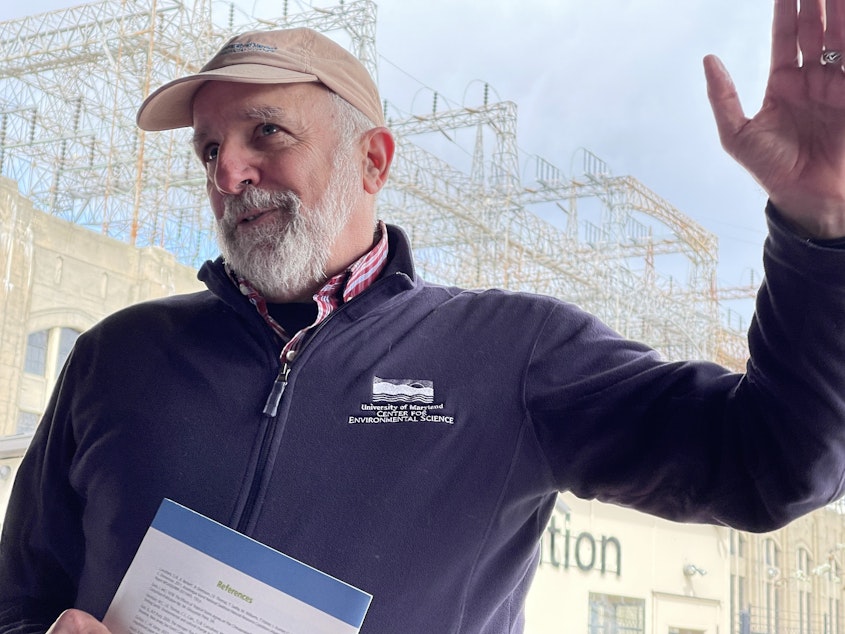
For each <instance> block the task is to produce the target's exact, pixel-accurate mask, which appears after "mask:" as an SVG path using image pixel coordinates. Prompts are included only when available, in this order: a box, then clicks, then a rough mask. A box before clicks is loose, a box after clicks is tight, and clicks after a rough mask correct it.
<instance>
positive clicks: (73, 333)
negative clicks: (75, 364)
mask: <svg viewBox="0 0 845 634" xmlns="http://www.w3.org/2000/svg"><path fill="white" fill-rule="evenodd" d="M79 335H80V331H78V330H76V329H74V328H66V327H62V326H57V327H54V328H47V329H44V330H38V331H36V332H31V333H30V334H29V335H28V336H27V338H26V353H25V355H24V362H23V370H24V376H23V386H22V388H23V389H22V391H21V399H20V402H19V405H18V415H17V421H16V424H15V433H16V434H31V433H32V432H34V431H35V427H36V426H37V425H38V421H39V420H40V419H41V415H42V414H43V413H44V406H45V404H46V403H47V399H48V398H49V397H50V393H51V392H52V391H53V386H54V385H55V384H56V379H57V378H58V376H59V372H61V370H62V367H64V364H65V362H66V361H67V358H68V356H69V355H70V351H71V350H72V349H73V344H74V343H76V339H77V338H78V337H79ZM24 395H25V396H24Z"/></svg>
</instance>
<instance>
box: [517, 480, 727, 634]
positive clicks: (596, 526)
mask: <svg viewBox="0 0 845 634" xmlns="http://www.w3.org/2000/svg"><path fill="white" fill-rule="evenodd" d="M560 501H561V502H559V504H558V507H557V508H556V509H555V512H554V515H553V517H552V520H551V522H550V523H549V527H548V528H547V529H546V532H545V533H544V535H543V541H542V545H541V556H540V564H539V568H538V570H537V576H536V578H535V580H534V586H533V588H532V590H531V593H530V595H529V599H528V604H527V606H526V632H527V633H528V634H552V633H555V634H560V633H563V632H593V631H594V632H600V633H602V634H603V633H604V632H614V631H626V632H629V633H630V634H634V633H635V632H637V631H642V632H655V633H656V632H660V633H662V634H667V633H669V632H672V631H678V632H682V633H684V632H696V633H706V634H722V633H724V632H727V631H729V630H728V624H729V614H730V592H729V587H730V585H729V577H730V558H729V537H730V531H729V530H728V529H726V528H724V527H716V526H702V525H688V524H677V523H674V522H669V521H666V520H662V519H659V518H656V517H652V516H650V515H645V514H643V513H638V512H636V511H632V510H630V509H624V508H620V507H617V506H611V505H608V504H602V503H599V502H589V501H584V500H579V499H578V498H576V497H574V496H572V495H571V494H564V495H562V496H560ZM607 600H609V601H610V603H614V602H616V603H624V604H631V605H641V606H642V622H641V627H642V629H637V628H635V627H633V625H631V624H627V625H629V626H631V627H632V629H630V630H617V629H613V628H612V627H610V626H606V627H607V629H601V627H599V623H601V616H597V615H596V614H595V612H596V610H597V609H599V607H600V606H601V605H602V601H607ZM626 612H630V610H629V609H625V610H623V614H624V613H626ZM597 619H598V623H597Z"/></svg>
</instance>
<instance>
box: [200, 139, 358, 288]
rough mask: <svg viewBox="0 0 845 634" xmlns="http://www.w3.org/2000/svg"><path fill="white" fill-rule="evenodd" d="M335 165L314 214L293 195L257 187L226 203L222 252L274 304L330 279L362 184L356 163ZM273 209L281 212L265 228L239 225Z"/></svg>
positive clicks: (219, 226)
mask: <svg viewBox="0 0 845 634" xmlns="http://www.w3.org/2000/svg"><path fill="white" fill-rule="evenodd" d="M337 156H338V157H339V158H340V154H338V155H337ZM335 163H336V164H335V166H334V169H333V172H332V177H331V179H330V180H329V183H328V185H327V186H326V191H325V192H324V193H323V196H322V198H321V199H320V201H319V202H318V203H317V204H315V205H314V206H313V207H312V208H310V209H309V208H306V207H305V206H304V205H303V203H302V200H301V199H300V198H299V196H297V195H296V194H295V193H294V192H292V191H289V190H287V191H267V190H262V189H259V188H256V187H252V186H247V188H246V189H245V190H244V192H243V193H242V194H239V195H237V196H230V197H227V198H226V199H225V201H224V213H223V217H222V218H221V219H220V220H219V221H218V223H217V241H218V244H219V246H220V251H221V253H222V254H223V257H224V259H225V260H226V262H227V263H228V264H229V266H230V267H231V268H232V269H234V270H235V271H236V272H237V273H238V274H239V275H240V276H242V277H244V278H246V279H247V280H249V281H250V283H251V284H252V285H253V286H254V287H255V288H256V289H257V290H258V291H259V292H260V293H261V294H262V295H263V296H264V297H266V298H267V299H269V300H270V301H289V300H292V299H296V298H300V297H301V296H302V295H304V294H305V293H306V292H309V291H310V290H311V289H313V288H314V287H315V286H318V285H320V284H322V283H323V282H324V281H325V280H326V278H327V275H328V274H327V272H326V266H327V264H328V261H329V258H330V257H331V254H332V247H333V246H334V244H335V242H336V241H337V239H338V236H339V235H340V233H341V232H342V231H343V229H344V228H345V226H346V223H347V222H348V220H349V216H350V214H351V208H350V206H349V203H350V201H352V200H354V198H353V195H354V190H353V188H354V185H355V182H356V179H355V176H356V175H355V172H354V170H353V169H351V165H350V164H351V161H349V160H346V161H344V160H335ZM269 208H273V209H276V210H277V211H274V212H271V213H272V214H273V218H270V219H263V220H262V221H261V224H260V225H259V226H256V227H249V226H248V223H247V224H246V225H244V226H239V225H238V218H241V217H243V215H244V214H247V215H249V213H250V212H251V211H255V210H259V209H269Z"/></svg>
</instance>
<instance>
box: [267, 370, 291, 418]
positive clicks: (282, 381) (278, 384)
mask: <svg viewBox="0 0 845 634" xmlns="http://www.w3.org/2000/svg"><path fill="white" fill-rule="evenodd" d="M289 374H290V364H289V363H288V362H287V361H285V362H284V363H282V367H281V368H280V369H279V374H278V376H276V380H275V381H273V387H272V389H271V390H270V395H269V396H268V397H267V402H266V403H264V412H263V414H264V415H265V416H270V417H273V416H275V415H276V412H278V411H279V403H280V402H281V400H282V394H284V393H285V388H286V387H287V384H288V375H289Z"/></svg>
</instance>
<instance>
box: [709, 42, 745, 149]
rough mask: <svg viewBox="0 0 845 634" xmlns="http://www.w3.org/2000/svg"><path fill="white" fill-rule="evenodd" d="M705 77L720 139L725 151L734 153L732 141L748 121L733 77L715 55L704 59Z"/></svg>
mask: <svg viewBox="0 0 845 634" xmlns="http://www.w3.org/2000/svg"><path fill="white" fill-rule="evenodd" d="M704 77H705V79H706V80H707V97H708V98H709V99H710V107H711V108H712V109H713V116H714V117H715V119H716V128H717V129H718V131H719V138H720V139H721V140H722V145H723V146H724V147H725V149H726V150H728V152H729V153H732V152H731V149H732V146H733V143H732V140H733V139H734V138H736V135H737V134H738V133H739V131H740V130H741V129H742V127H743V126H744V125H745V124H746V123H747V122H748V119H747V118H746V116H745V113H744V112H743V111H742V106H741V105H740V102H739V96H738V95H737V92H736V87H735V86H734V83H733V80H732V79H731V76H730V75H729V74H728V71H727V69H726V68H725V66H724V65H723V64H722V62H721V60H720V59H719V58H718V57H716V56H715V55H708V56H707V57H705V58H704Z"/></svg>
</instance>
